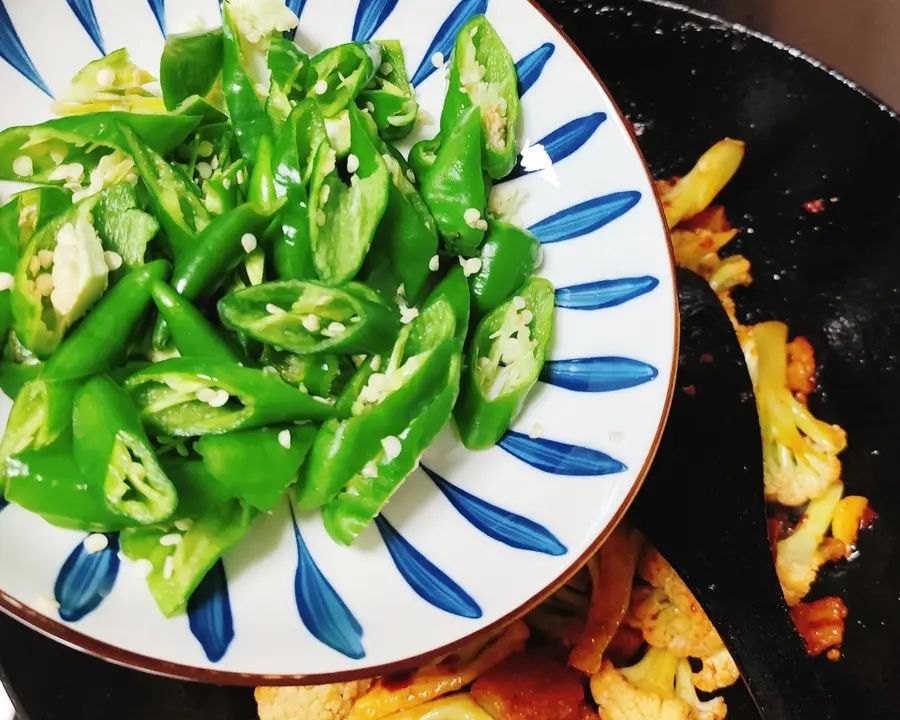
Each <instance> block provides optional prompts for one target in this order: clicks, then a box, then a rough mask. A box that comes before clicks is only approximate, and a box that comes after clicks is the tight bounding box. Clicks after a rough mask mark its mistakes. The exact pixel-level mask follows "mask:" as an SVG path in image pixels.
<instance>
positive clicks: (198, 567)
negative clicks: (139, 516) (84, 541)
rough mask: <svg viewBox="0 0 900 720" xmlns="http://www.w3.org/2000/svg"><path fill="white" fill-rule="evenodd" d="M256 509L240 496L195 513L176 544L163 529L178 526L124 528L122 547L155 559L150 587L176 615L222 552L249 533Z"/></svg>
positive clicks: (128, 553)
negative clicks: (164, 539)
mask: <svg viewBox="0 0 900 720" xmlns="http://www.w3.org/2000/svg"><path fill="white" fill-rule="evenodd" d="M256 514H257V513H256V511H255V510H253V509H252V508H250V507H249V506H247V505H244V504H243V503H241V502H240V501H239V500H228V501H226V502H224V503H222V504H221V505H218V506H216V507H215V508H213V509H212V510H210V511H208V512H206V513H205V514H203V515H201V516H200V517H198V518H196V519H195V520H194V522H193V524H192V525H191V527H190V529H188V530H187V531H186V532H184V533H183V534H182V533H180V534H182V540H181V542H180V543H178V544H177V545H174V546H166V545H162V544H161V543H160V539H161V538H162V537H163V535H167V534H171V533H173V532H178V531H177V530H176V529H175V528H174V527H166V528H156V527H149V528H134V529H130V530H125V531H123V532H122V535H121V537H120V547H121V548H122V552H123V553H124V554H125V556H126V557H128V558H130V559H132V560H149V561H150V563H151V564H152V566H153V569H152V571H151V572H150V575H149V576H148V577H147V584H148V585H149V587H150V592H151V593H153V597H154V599H155V600H156V604H157V605H159V608H160V610H162V613H163V615H165V616H166V617H173V616H175V615H178V614H179V613H181V612H184V610H185V608H186V607H187V603H188V600H189V599H190V597H191V595H192V594H193V593H194V590H196V589H197V586H198V585H199V584H200V581H201V580H202V579H203V577H204V576H205V575H206V573H208V572H209V570H210V569H211V568H212V566H213V565H215V563H216V561H217V560H218V559H219V558H220V557H221V556H222V554H223V553H225V552H226V551H228V550H230V549H231V548H232V547H234V546H235V545H237V543H238V542H240V540H241V539H242V538H243V537H244V535H246V534H247V530H249V528H250V523H251V522H252V521H253V519H254V518H255V517H256ZM167 558H171V561H168V562H167Z"/></svg>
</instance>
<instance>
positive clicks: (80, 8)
mask: <svg viewBox="0 0 900 720" xmlns="http://www.w3.org/2000/svg"><path fill="white" fill-rule="evenodd" d="M66 2H67V3H68V4H69V7H70V8H72V12H73V13H75V17H77V18H78V22H80V23H81V27H83V28H84V29H85V31H86V32H87V34H88V35H90V36H91V40H93V41H94V45H96V46H97V49H98V50H99V51H100V52H101V53H103V54H104V55H106V50H105V49H104V47H103V35H102V33H101V32H100V24H99V23H98V22H97V14H96V13H95V12H94V3H93V2H92V1H91V0H66Z"/></svg>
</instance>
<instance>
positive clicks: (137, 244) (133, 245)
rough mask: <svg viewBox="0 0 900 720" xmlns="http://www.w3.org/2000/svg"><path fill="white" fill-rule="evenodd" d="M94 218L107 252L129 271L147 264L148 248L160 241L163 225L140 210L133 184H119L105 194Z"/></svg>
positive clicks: (103, 192)
mask: <svg viewBox="0 0 900 720" xmlns="http://www.w3.org/2000/svg"><path fill="white" fill-rule="evenodd" d="M93 216H94V227H95V228H96V230H97V234H98V235H99V236H100V239H101V240H102V241H103V248H104V250H109V251H111V252H115V253H118V255H119V257H121V258H122V263H123V264H124V265H125V267H126V268H133V267H137V266H138V265H143V264H144V257H145V255H146V254H147V246H148V245H149V244H150V241H151V240H153V238H154V237H156V234H157V232H158V231H159V223H158V222H157V220H156V218H155V217H153V216H152V215H150V214H149V213H145V212H144V211H143V210H142V209H141V208H140V205H139V202H138V196H137V192H136V191H135V188H134V187H133V186H132V184H131V183H129V182H122V183H117V184H116V185H112V186H110V187H108V188H106V189H105V190H103V191H102V192H101V193H100V201H99V202H98V203H97V205H96V207H95V209H94V213H93Z"/></svg>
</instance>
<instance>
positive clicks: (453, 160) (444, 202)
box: [419, 105, 487, 257]
mask: <svg viewBox="0 0 900 720" xmlns="http://www.w3.org/2000/svg"><path fill="white" fill-rule="evenodd" d="M445 138H446V139H445V140H444V141H443V142H442V143H441V146H440V149H438V151H437V156H436V158H435V161H434V164H433V165H432V166H431V168H430V169H429V170H428V171H426V172H425V174H424V175H419V183H420V186H421V190H422V197H423V198H424V200H425V202H426V203H427V204H428V209H429V210H431V214H432V215H433V216H434V219H435V220H436V221H437V226H438V232H439V233H440V234H441V238H442V239H443V241H444V243H445V245H446V246H447V249H448V250H449V251H450V252H452V253H454V254H456V255H463V256H465V257H472V256H474V255H476V254H477V253H478V248H479V246H480V245H481V242H482V240H483V239H484V231H485V230H486V229H487V221H486V220H484V219H483V217H482V216H483V215H484V211H485V192H484V178H483V176H482V173H481V110H480V108H479V106H478V105H473V106H472V107H470V108H468V109H467V110H465V111H464V112H463V113H462V114H461V115H460V116H459V121H458V123H457V125H456V127H454V128H453V130H452V132H450V133H449V134H446V135H445Z"/></svg>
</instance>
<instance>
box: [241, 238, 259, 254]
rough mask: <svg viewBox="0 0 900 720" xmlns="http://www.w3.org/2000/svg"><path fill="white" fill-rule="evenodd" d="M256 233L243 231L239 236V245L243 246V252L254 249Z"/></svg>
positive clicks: (249, 251)
mask: <svg viewBox="0 0 900 720" xmlns="http://www.w3.org/2000/svg"><path fill="white" fill-rule="evenodd" d="M256 245H257V243H256V235H254V234H253V233H244V235H243V236H242V237H241V247H242V248H244V252H246V253H252V252H253V251H254V250H256Z"/></svg>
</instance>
